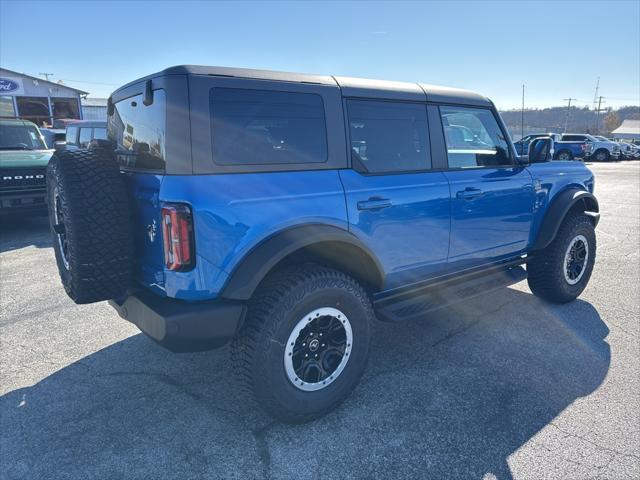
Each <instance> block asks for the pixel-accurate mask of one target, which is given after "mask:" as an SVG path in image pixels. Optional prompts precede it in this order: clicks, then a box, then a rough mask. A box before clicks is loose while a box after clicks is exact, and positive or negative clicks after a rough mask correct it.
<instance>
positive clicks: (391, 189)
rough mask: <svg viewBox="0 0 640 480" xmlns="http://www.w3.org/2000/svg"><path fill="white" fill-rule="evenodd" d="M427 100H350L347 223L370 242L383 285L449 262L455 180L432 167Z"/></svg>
mask: <svg viewBox="0 0 640 480" xmlns="http://www.w3.org/2000/svg"><path fill="white" fill-rule="evenodd" d="M426 108H427V107H426V105H425V104H424V103H400V102H397V103H396V102H390V101H372V100H349V101H347V111H348V118H349V134H350V145H351V158H352V163H353V168H352V169H350V170H340V171H339V172H340V178H341V180H342V184H343V186H344V189H345V194H346V199H347V211H348V215H349V228H350V230H351V231H352V232H353V233H354V234H355V235H356V236H358V237H360V238H361V239H362V240H363V241H364V242H365V243H366V244H367V245H369V246H370V247H371V249H372V250H373V252H374V253H375V255H376V256H377V257H378V259H379V260H380V263H381V264H382V266H383V268H384V270H385V274H386V280H385V288H394V287H395V286H399V285H405V284H408V283H413V282H417V281H420V280H423V279H424V278H425V277H427V276H430V275H433V274H435V273H437V272H439V271H441V270H443V269H445V268H446V266H447V252H448V245H449V228H450V225H449V207H450V195H449V184H448V182H447V179H446V177H445V176H444V174H443V173H442V172H434V171H430V170H431V152H430V149H429V141H428V138H429V136H428V130H427V114H426Z"/></svg>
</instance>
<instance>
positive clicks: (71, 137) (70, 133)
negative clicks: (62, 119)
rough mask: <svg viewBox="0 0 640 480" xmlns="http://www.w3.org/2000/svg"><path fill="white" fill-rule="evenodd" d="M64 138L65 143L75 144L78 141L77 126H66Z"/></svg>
mask: <svg viewBox="0 0 640 480" xmlns="http://www.w3.org/2000/svg"><path fill="white" fill-rule="evenodd" d="M66 140H67V143H69V144H71V145H75V143H76V141H78V127H67V134H66Z"/></svg>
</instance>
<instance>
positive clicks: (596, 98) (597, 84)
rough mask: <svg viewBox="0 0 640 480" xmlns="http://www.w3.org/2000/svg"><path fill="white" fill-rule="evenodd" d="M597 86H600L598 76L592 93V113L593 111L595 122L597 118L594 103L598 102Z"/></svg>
mask: <svg viewBox="0 0 640 480" xmlns="http://www.w3.org/2000/svg"><path fill="white" fill-rule="evenodd" d="M599 88H600V77H598V79H597V80H596V91H595V93H594V94H593V113H594V115H595V117H596V118H595V120H596V123H597V121H598V118H597V116H598V114H597V113H596V104H597V103H598V89H599Z"/></svg>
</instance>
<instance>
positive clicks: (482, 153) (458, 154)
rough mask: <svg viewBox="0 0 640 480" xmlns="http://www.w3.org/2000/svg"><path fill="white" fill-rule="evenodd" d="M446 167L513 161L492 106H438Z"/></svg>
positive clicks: (494, 164)
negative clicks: (445, 143)
mask: <svg viewBox="0 0 640 480" xmlns="http://www.w3.org/2000/svg"><path fill="white" fill-rule="evenodd" d="M440 115H441V116H442V125H443V128H444V136H445V140H446V142H447V157H448V160H449V167H451V168H465V167H491V166H499V165H512V164H513V159H512V158H511V153H510V151H509V144H508V143H507V139H506V138H505V136H504V134H503V133H502V130H501V129H500V127H499V125H498V122H497V121H496V118H495V117H494V116H493V113H492V112H491V110H487V109H483V108H468V107H444V106H442V107H440Z"/></svg>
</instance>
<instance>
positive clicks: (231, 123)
mask: <svg viewBox="0 0 640 480" xmlns="http://www.w3.org/2000/svg"><path fill="white" fill-rule="evenodd" d="M209 100H210V108H211V117H212V118H211V137H212V139H213V140H212V142H213V159H214V161H215V162H216V163H217V164H219V165H277V164H300V163H322V162H326V161H327V131H326V124H325V115H324V104H323V102H322V97H320V96H319V95H316V94H309V93H292V92H279V91H270V90H245V89H235V88H214V89H212V90H211V94H210V99H209Z"/></svg>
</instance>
